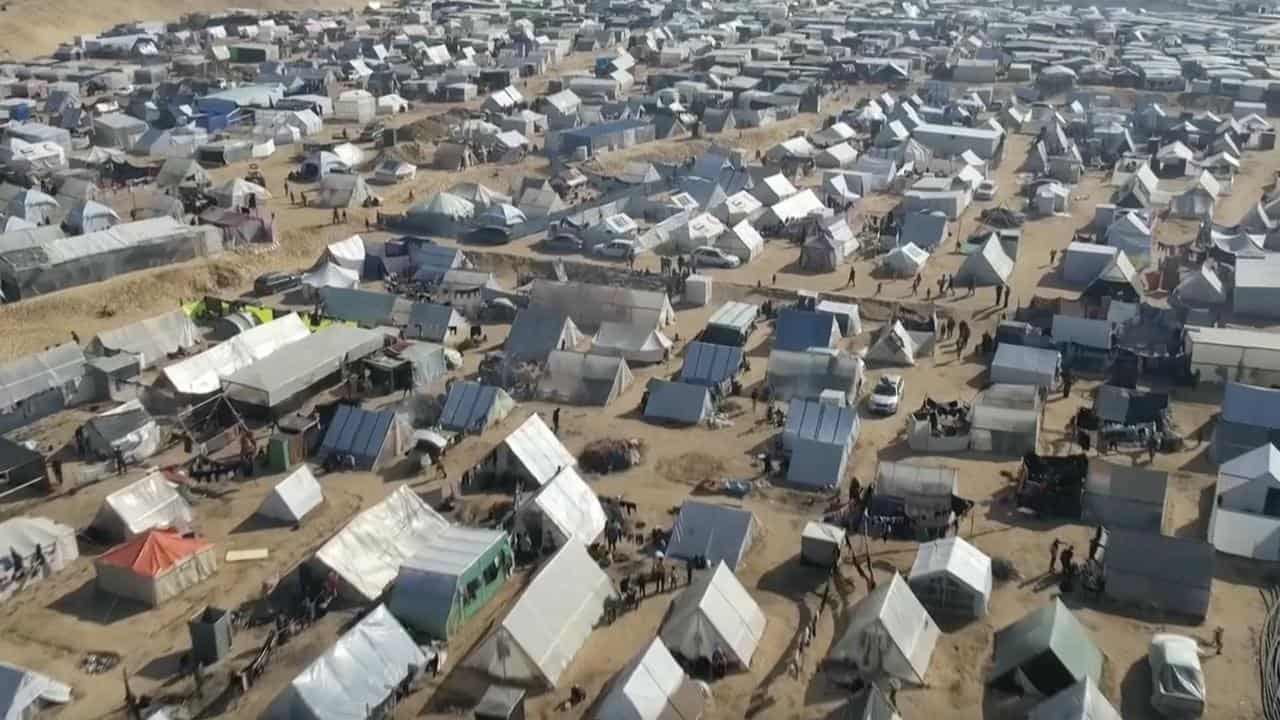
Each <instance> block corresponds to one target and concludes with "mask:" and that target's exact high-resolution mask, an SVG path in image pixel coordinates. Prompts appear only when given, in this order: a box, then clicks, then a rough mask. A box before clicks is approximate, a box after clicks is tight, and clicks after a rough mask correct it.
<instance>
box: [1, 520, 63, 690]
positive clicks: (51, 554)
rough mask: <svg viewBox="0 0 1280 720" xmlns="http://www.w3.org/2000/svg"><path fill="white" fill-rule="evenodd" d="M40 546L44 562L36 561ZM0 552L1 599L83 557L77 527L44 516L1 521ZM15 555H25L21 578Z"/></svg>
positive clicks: (5, 598) (6, 598)
mask: <svg viewBox="0 0 1280 720" xmlns="http://www.w3.org/2000/svg"><path fill="white" fill-rule="evenodd" d="M4 548H8V552H4ZM37 549H38V550H39V552H40V555H41V556H42V557H43V558H44V562H39V561H37V560H36V551H37ZM0 552H4V554H3V555H0V601H3V600H8V599H9V598H10V597H12V596H13V595H14V594H16V593H17V592H18V591H19V590H21V589H23V588H26V587H28V586H31V585H34V584H35V583H37V582H39V581H41V580H43V579H45V578H47V577H49V576H50V575H53V574H55V573H58V572H61V571H62V570H63V569H65V568H66V567H67V566H68V565H70V564H71V563H72V562H74V561H75V560H76V558H78V557H80V547H79V545H78V544H77V542H76V531H75V529H74V528H71V527H68V526H66V525H63V524H62V523H57V522H54V521H52V520H48V519H46V518H41V517H15V518H11V519H9V520H5V521H4V522H0ZM15 554H16V555H17V556H18V557H20V558H22V563H23V568H24V572H23V574H22V577H19V576H18V574H17V572H16V570H17V568H15V567H14V565H13V556H14V555H15ZM2 706H3V702H2V696H0V707H2Z"/></svg>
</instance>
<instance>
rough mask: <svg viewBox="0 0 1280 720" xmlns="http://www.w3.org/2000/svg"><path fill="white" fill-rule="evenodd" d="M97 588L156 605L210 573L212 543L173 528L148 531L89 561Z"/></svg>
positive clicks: (214, 559) (212, 568)
mask: <svg viewBox="0 0 1280 720" xmlns="http://www.w3.org/2000/svg"><path fill="white" fill-rule="evenodd" d="M93 565H94V569H95V570H96V571H97V574H98V587H99V588H101V589H102V590H104V591H106V592H108V593H111V594H112V595H117V596H119V597H124V598H129V599H130V600H136V601H138V602H141V603H143V604H145V605H149V606H151V607H156V606H157V605H160V604H161V603H163V602H165V601H166V600H169V599H170V598H173V597H174V596H176V595H179V594H181V593H182V592H183V591H184V590H186V589H187V588H189V587H191V586H193V585H196V584H198V583H200V582H202V581H204V580H206V579H208V578H209V577H210V576H212V575H213V573H214V571H215V570H216V569H217V567H218V563H217V557H216V556H215V555H214V552H213V544H212V543H210V542H208V541H206V540H203V539H201V538H198V537H190V538H189V537H183V536H182V535H181V534H179V533H178V532H177V531H175V530H156V529H152V530H148V531H146V532H145V533H143V534H141V535H139V536H137V537H135V538H134V539H132V540H130V541H128V542H126V543H125V544H123V545H119V546H117V547H115V548H112V549H111V550H108V551H107V552H105V553H103V554H102V555H100V556H99V557H98V558H97V559H96V560H94V561H93Z"/></svg>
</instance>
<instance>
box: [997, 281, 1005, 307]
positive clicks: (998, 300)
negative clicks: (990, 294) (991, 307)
mask: <svg viewBox="0 0 1280 720" xmlns="http://www.w3.org/2000/svg"><path fill="white" fill-rule="evenodd" d="M1003 292H1004V288H1002V287H1000V286H999V285H997V286H996V305H999V304H1000V295H1001V294H1002V293H1003Z"/></svg>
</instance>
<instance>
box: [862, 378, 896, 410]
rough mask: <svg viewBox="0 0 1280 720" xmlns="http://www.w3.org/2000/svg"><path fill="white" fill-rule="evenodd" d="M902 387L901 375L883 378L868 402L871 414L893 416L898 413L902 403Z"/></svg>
mask: <svg viewBox="0 0 1280 720" xmlns="http://www.w3.org/2000/svg"><path fill="white" fill-rule="evenodd" d="M902 385H903V381H902V376H901V375H884V376H882V377H881V378H880V380H879V382H877V383H876V386H875V389H873V390H872V391H871V397H870V398H869V399H868V400H867V405H868V408H869V409H870V410H871V412H873V413H876V414H879V415H892V414H894V413H896V412H898V405H899V404H900V403H901V402H902Z"/></svg>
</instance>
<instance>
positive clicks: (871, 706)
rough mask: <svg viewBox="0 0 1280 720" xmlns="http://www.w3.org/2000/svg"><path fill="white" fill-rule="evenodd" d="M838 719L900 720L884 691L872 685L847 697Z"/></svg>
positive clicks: (900, 717)
mask: <svg viewBox="0 0 1280 720" xmlns="http://www.w3.org/2000/svg"><path fill="white" fill-rule="evenodd" d="M840 717H841V718H842V719H843V720H902V716H901V715H899V714H898V711H897V709H895V708H894V707H893V703H891V702H889V698H887V697H885V696H884V691H882V690H881V689H880V686H878V685H876V684H874V683H872V684H870V685H867V686H866V687H865V688H863V689H862V690H859V691H858V692H856V693H854V694H853V695H851V696H849V701H848V702H847V703H845V706H844V714H843V715H841V716H840Z"/></svg>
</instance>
